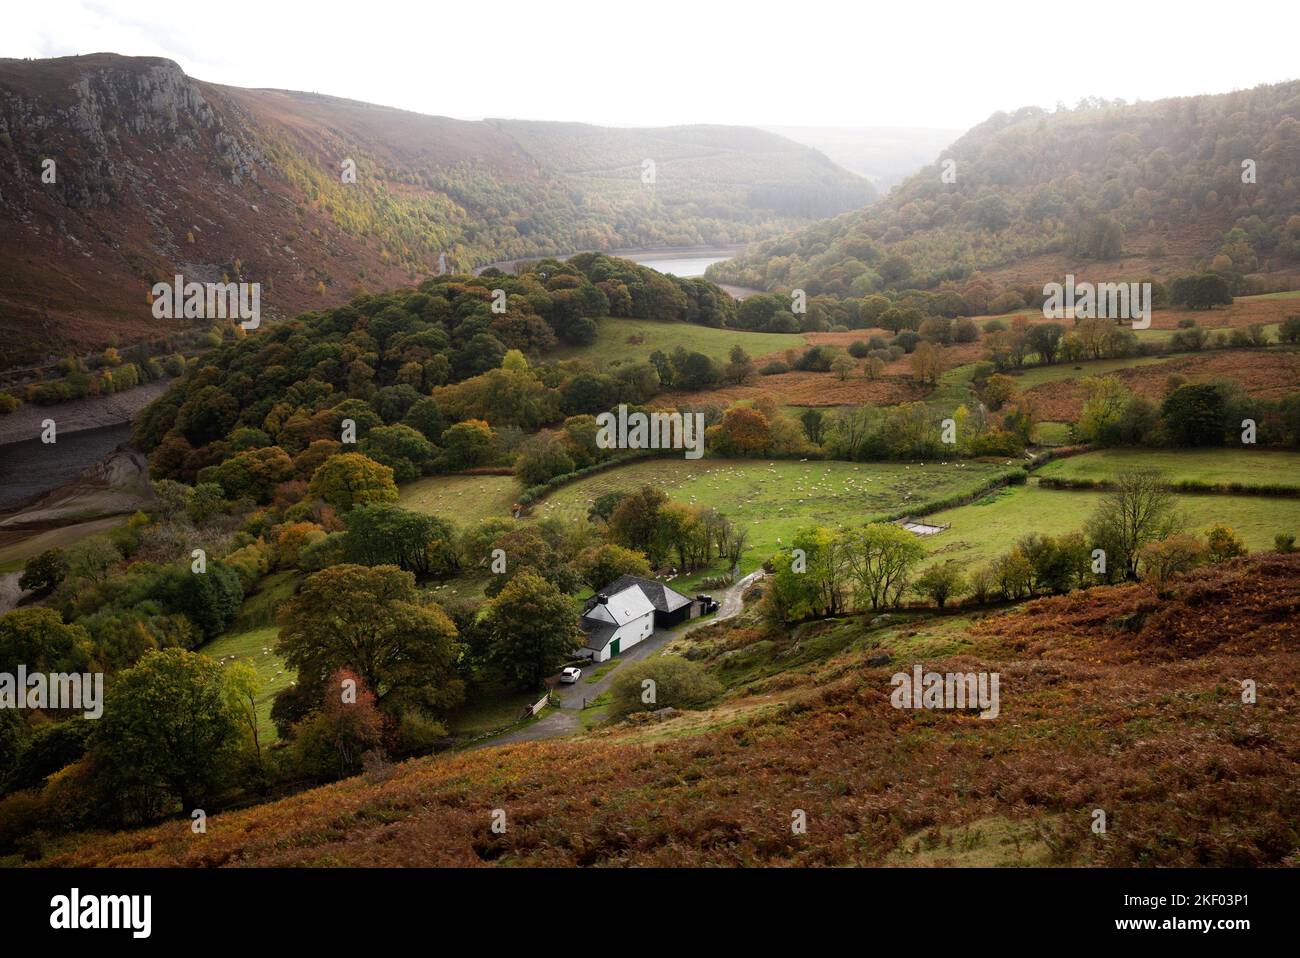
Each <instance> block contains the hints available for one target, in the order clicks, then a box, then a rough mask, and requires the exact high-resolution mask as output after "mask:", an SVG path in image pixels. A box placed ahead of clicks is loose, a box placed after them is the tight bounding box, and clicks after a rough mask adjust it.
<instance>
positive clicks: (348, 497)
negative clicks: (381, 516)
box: [308, 452, 397, 512]
mask: <svg viewBox="0 0 1300 958" xmlns="http://www.w3.org/2000/svg"><path fill="white" fill-rule="evenodd" d="M308 492H310V493H311V494H312V495H313V496H318V497H319V498H321V499H324V500H325V501H326V502H328V503H329V504H330V505H332V506H334V507H336V508H338V509H340V510H342V511H343V512H347V511H348V510H349V509H351V508H352V507H353V506H357V505H360V504H362V503H366V502H395V501H396V500H397V484H396V483H395V482H393V470H392V469H390V468H389V467H388V466H385V465H383V464H382V463H378V462H375V461H374V460H373V459H370V458H369V457H367V456H363V455H361V453H359V452H344V453H340V454H339V455H337V456H331V457H330V458H329V459H326V460H325V462H324V463H323V464H322V465H321V467H320V468H319V469H317V470H316V471H315V472H314V473H313V474H312V477H311V485H310V486H308Z"/></svg>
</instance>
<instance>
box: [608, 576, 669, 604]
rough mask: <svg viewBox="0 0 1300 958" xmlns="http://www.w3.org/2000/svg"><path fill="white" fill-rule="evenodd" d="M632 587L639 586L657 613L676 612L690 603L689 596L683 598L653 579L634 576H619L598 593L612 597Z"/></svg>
mask: <svg viewBox="0 0 1300 958" xmlns="http://www.w3.org/2000/svg"><path fill="white" fill-rule="evenodd" d="M634 585H635V586H640V588H641V591H642V592H644V593H645V596H646V598H647V599H649V600H650V602H651V604H652V605H653V606H654V607H655V609H656V610H657V611H659V612H676V611H677V610H678V609H680V608H681V607H682V606H684V605H687V604H689V603H690V601H691V599H690V597H689V596H684V595H682V594H681V593H680V592H678V591H676V590H675V589H670V588H669V587H668V586H666V585H664V584H663V583H662V582H656V581H655V580H654V579H643V578H641V577H640V576H635V575H621V576H619V577H618V578H617V579H615V580H614V581H613V582H611V583H610V584H609V585H607V586H605V588H603V589H601V590H600V591H601V592H604V593H605V594H606V595H614V594H615V593H618V592H622V591H623V590H624V589H626V588H628V587H629V586H634Z"/></svg>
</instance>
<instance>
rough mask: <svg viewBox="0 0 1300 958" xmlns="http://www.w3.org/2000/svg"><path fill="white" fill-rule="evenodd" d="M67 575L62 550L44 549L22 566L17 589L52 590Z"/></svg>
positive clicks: (65, 560) (65, 558) (66, 562)
mask: <svg viewBox="0 0 1300 958" xmlns="http://www.w3.org/2000/svg"><path fill="white" fill-rule="evenodd" d="M67 574H68V557H67V556H66V555H65V554H64V552H63V550H62V549H46V550H45V551H44V552H42V553H40V554H39V555H34V556H32V557H31V558H30V559H28V560H27V564H26V565H24V566H23V574H22V575H21V576H20V577H19V579H18V588H20V589H36V590H38V591H43V590H46V589H53V588H54V587H55V586H56V585H58V584H59V583H60V582H62V581H63V578H64V576H66V575H67Z"/></svg>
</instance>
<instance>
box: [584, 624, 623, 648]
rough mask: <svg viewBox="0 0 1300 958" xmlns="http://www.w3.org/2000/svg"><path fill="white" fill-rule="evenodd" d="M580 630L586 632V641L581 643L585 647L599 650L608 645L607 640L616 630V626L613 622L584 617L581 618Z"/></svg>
mask: <svg viewBox="0 0 1300 958" xmlns="http://www.w3.org/2000/svg"><path fill="white" fill-rule="evenodd" d="M582 631H583V632H586V633H587V641H586V642H585V643H583V644H584V645H585V647H586V648H589V649H592V650H593V651H596V652H599V651H600V650H601V649H603V648H604V647H605V646H607V645H609V640H610V639H612V638H613V637H614V633H615V632H617V631H618V626H617V625H615V624H614V623H613V622H600V621H597V620H595V619H588V618H584V619H583V620H582Z"/></svg>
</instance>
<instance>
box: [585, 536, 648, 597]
mask: <svg viewBox="0 0 1300 958" xmlns="http://www.w3.org/2000/svg"><path fill="white" fill-rule="evenodd" d="M574 566H575V567H576V569H577V572H578V575H579V576H581V577H582V581H583V582H584V583H586V584H587V585H588V586H590V587H591V588H592V589H593V590H595V589H602V588H604V587H605V586H607V585H609V583H611V582H613V581H614V580H615V579H617V578H619V577H620V576H625V575H635V576H648V575H650V563H649V562H647V561H646V557H645V556H644V555H642V554H641V553H640V552H634V551H633V550H631V549H624V548H623V547H622V546H618V545H614V544H613V543H612V542H607V543H604V544H603V545H598V546H592V547H591V548H589V549H585V550H583V551H582V552H581V553H579V554H578V558H577V559H575V560H574Z"/></svg>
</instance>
